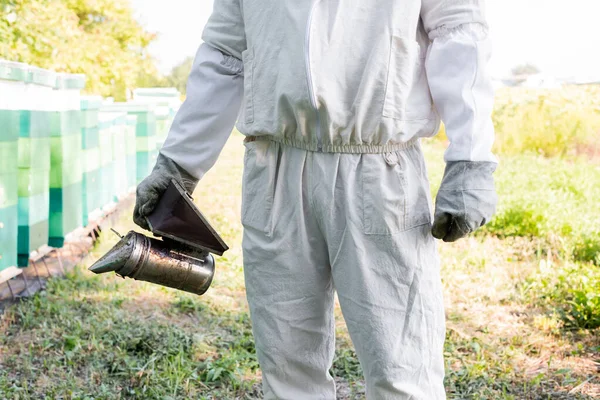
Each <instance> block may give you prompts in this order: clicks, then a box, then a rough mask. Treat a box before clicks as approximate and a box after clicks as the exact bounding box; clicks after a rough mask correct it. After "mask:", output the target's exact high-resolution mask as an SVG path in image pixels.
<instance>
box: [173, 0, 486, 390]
mask: <svg viewBox="0 0 600 400" xmlns="http://www.w3.org/2000/svg"><path fill="white" fill-rule="evenodd" d="M203 39H204V41H205V43H204V44H203V45H202V46H201V47H200V49H199V51H198V54H197V56H196V59H195V62H194V66H193V70H192V73H191V75H190V78H189V82H188V95H187V99H186V101H185V102H184V104H183V106H182V108H181V110H180V111H179V113H178V114H177V116H176V118H175V121H174V124H173V127H172V128H171V132H170V133H169V137H168V139H167V141H166V143H165V145H164V147H163V149H162V150H161V153H162V154H163V155H165V156H167V157H169V158H171V159H173V160H174V161H175V162H176V163H177V164H178V165H179V166H181V167H183V168H184V169H185V170H187V171H188V172H189V173H190V174H192V175H193V176H195V177H196V178H199V179H200V178H201V177H202V176H203V175H204V173H205V172H206V171H207V170H208V169H209V168H211V167H212V165H213V164H214V163H215V161H216V159H217V157H218V155H219V153H220V152H221V150H222V148H223V146H224V144H225V142H226V141H227V139H228V137H229V134H230V132H231V130H232V128H233V125H234V122H235V120H236V118H237V127H238V129H239V130H240V132H242V133H243V134H245V135H246V136H247V139H246V147H247V150H246V156H245V160H244V179H243V206H242V208H243V209H242V222H243V225H244V228H245V230H244V242H243V249H244V269H245V275H246V287H247V296H248V302H249V304H250V311H251V317H252V322H253V329H254V335H255V340H256V349H257V354H258V358H259V362H260V365H261V369H262V372H263V387H264V395H265V398H266V399H294V400H298V399H334V398H335V385H334V381H333V379H332V377H331V376H330V375H329V373H328V370H329V368H330V367H331V362H332V357H333V351H334V336H335V332H334V319H333V304H334V297H333V291H334V288H335V290H336V291H337V293H338V296H339V299H340V303H341V307H342V311H343V314H344V318H345V319H346V323H347V325H348V328H349V331H350V334H351V337H352V340H353V342H354V344H355V347H356V350H357V354H358V357H359V359H360V362H361V365H362V367H363V370H364V373H365V379H366V385H367V397H368V398H369V399H376V400H384V399H420V400H421V399H422V400H434V399H443V398H445V394H444V387H443V376H444V364H443V341H444V331H445V328H444V314H443V302H442V294H441V283H440V275H439V265H438V259H437V255H436V248H435V242H434V239H433V237H432V236H431V232H430V230H431V199H430V195H429V184H428V181H427V174H426V169H425V166H424V162H423V155H422V152H421V150H420V144H419V138H421V137H428V136H432V135H434V134H435V133H436V132H437V130H438V128H439V123H440V117H441V119H442V120H443V121H444V123H445V126H446V132H447V135H448V137H449V139H450V147H449V148H448V150H447V152H446V155H445V159H446V161H483V162H495V158H494V156H493V155H492V153H491V146H492V141H493V126H492V122H491V118H490V115H491V110H492V105H493V93H492V88H491V83H490V79H489V76H488V75H487V71H486V64H487V60H488V58H489V54H490V41H489V39H488V34H487V25H486V22H485V17H484V6H483V0H381V1H376V2H375V1H371V2H365V1H361V0H314V1H308V0H297V1H282V0H215V4H214V11H213V14H212V16H211V18H210V20H209V22H208V25H207V26H206V28H205V30H204V34H203Z"/></svg>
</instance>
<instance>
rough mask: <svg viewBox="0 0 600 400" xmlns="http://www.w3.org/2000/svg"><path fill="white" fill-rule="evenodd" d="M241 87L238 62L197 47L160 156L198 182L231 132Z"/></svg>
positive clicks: (241, 71) (229, 57)
mask: <svg viewBox="0 0 600 400" xmlns="http://www.w3.org/2000/svg"><path fill="white" fill-rule="evenodd" d="M243 86H244V80H243V70H242V65H241V62H240V61H239V60H238V59H236V58H234V57H232V56H230V55H225V54H223V53H222V52H220V51H219V50H217V49H215V48H213V47H211V46H209V45H207V44H203V45H202V46H200V49H199V50H198V53H197V54H196V58H195V60H194V64H193V66H192V71H191V73H190V76H189V78H188V83H187V97H186V99H185V101H184V102H183V104H182V105H181V108H180V109H179V111H178V112H177V115H176V116H175V119H174V120H173V124H172V126H171V129H170V131H169V135H168V136H167V139H166V141H165V143H164V145H163V147H162V149H161V150H160V152H161V153H162V154H163V155H165V156H167V157H169V158H171V159H172V160H173V161H175V162H176V163H177V164H178V165H179V166H180V167H182V168H183V169H185V170H186V171H187V172H188V173H189V174H190V175H192V176H194V177H195V178H198V179H201V178H202V177H203V176H204V174H205V173H206V172H207V171H208V170H209V169H210V168H211V167H212V166H213V165H214V164H215V162H216V161H217V158H218V156H219V154H220V153H221V150H223V146H225V143H226V142H227V138H229V135H230V133H231V131H232V129H233V125H234V123H235V117H236V115H237V113H238V111H239V109H240V103H241V97H242V91H243Z"/></svg>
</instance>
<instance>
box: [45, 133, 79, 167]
mask: <svg viewBox="0 0 600 400" xmlns="http://www.w3.org/2000/svg"><path fill="white" fill-rule="evenodd" d="M81 147H82V138H81V135H79V134H77V135H70V136H60V137H52V138H50V164H51V165H53V166H55V165H56V166H58V165H61V164H63V163H68V162H70V161H73V160H74V159H75V158H76V159H79V158H80V157H81Z"/></svg>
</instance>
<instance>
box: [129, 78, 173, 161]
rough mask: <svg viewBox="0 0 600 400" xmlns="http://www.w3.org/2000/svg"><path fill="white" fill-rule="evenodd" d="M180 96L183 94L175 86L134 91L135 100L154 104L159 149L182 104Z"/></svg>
mask: <svg viewBox="0 0 600 400" xmlns="http://www.w3.org/2000/svg"><path fill="white" fill-rule="evenodd" d="M180 97H181V94H180V93H179V92H178V91H177V89H175V88H141V89H136V90H134V92H133V99H134V101H136V102H142V103H148V104H151V105H153V106H154V112H155V114H156V148H157V149H158V150H160V148H161V147H162V145H163V143H164V141H165V139H166V138H167V134H168V133H169V129H170V128H171V124H172V122H173V117H174V115H175V112H176V111H177V110H178V109H179V106H180V105H181V100H180Z"/></svg>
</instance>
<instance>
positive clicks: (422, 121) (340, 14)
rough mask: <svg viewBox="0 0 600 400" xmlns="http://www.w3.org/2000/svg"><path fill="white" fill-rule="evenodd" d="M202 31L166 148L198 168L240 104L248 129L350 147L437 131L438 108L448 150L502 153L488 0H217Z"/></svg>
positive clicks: (386, 146) (387, 147)
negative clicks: (494, 113) (496, 149)
mask: <svg viewBox="0 0 600 400" xmlns="http://www.w3.org/2000/svg"><path fill="white" fill-rule="evenodd" d="M203 39H204V41H205V42H206V43H207V44H204V45H203V46H202V47H201V48H200V50H199V51H198V54H197V56H196V61H195V63H194V67H193V71H192V74H191V76H190V79H189V82H188V98H187V100H186V102H185V103H184V105H183V106H182V108H181V110H180V111H179V113H178V115H177V117H176V120H175V123H174V124H173V127H172V129H171V132H170V134H169V137H168V139H167V142H166V144H165V147H164V148H163V150H162V152H163V153H164V154H165V155H167V156H168V157H171V158H173V159H174V160H175V161H176V162H177V163H178V164H179V165H181V166H182V167H184V168H185V169H187V170H188V171H189V172H190V173H191V174H193V175H194V176H196V177H198V178H201V177H202V175H203V174H204V173H205V172H206V171H207V170H208V169H209V168H210V167H211V166H212V165H213V164H214V162H215V160H216V158H217V157H218V154H219V153H220V151H221V149H222V147H223V144H224V143H225V141H226V140H227V137H228V136H229V134H230V132H231V129H230V128H231V127H232V126H233V124H234V120H235V118H236V116H238V112H240V113H239V118H238V124H237V126H238V129H239V130H240V132H242V133H244V134H245V135H248V136H264V135H266V136H269V137H270V138H271V139H273V140H276V141H279V142H281V143H284V144H288V145H291V146H294V147H298V148H303V149H308V150H316V151H319V150H320V151H325V152H346V153H381V152H385V151H391V150H394V149H396V148H399V147H401V146H402V144H403V143H406V142H409V141H410V140H411V139H413V138H417V137H426V136H431V135H433V134H435V133H436V132H437V130H438V127H439V122H440V121H439V116H438V112H439V114H440V115H441V117H442V120H444V122H445V125H446V131H447V133H448V137H449V139H450V147H449V149H448V151H447V152H446V156H445V158H446V160H447V161H460V160H464V161H492V162H495V161H496V160H495V158H494V156H493V155H492V153H491V147H492V143H493V137H494V130H493V125H492V122H491V109H492V104H493V91H492V86H491V80H490V77H489V75H488V73H487V69H486V65H487V61H488V59H489V55H490V48H491V45H490V40H489V38H488V33H487V26H486V25H485V16H484V2H483V0H448V1H439V0H423V1H421V0H405V1H403V2H402V3H401V4H399V2H398V1H397V0H383V1H377V2H370V3H369V2H366V3H365V2H364V1H360V0H351V1H345V2H340V1H323V0H316V1H314V2H309V1H302V2H294V3H290V2H283V1H279V0H264V1H255V2H248V1H245V2H244V1H243V0H216V1H215V3H214V11H213V14H212V16H211V18H210V19H209V21H208V24H207V26H206V28H205V30H204V33H203ZM217 50H218V51H217ZM223 54H227V55H228V56H229V57H231V58H235V59H236V60H237V61H238V64H240V65H241V61H240V59H242V58H243V64H244V70H245V71H244V78H243V82H242V78H241V71H239V70H238V68H237V65H236V67H235V68H233V69H232V68H231V65H232V62H231V60H229V61H227V62H226V64H229V67H226V66H224V65H223V59H224V57H227V56H224V55H223ZM242 93H243V106H242V107H241V110H240V103H241V102H242V99H241V97H242ZM317 109H318V113H317V111H316V110H317Z"/></svg>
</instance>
